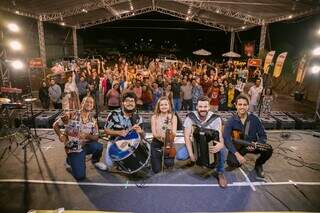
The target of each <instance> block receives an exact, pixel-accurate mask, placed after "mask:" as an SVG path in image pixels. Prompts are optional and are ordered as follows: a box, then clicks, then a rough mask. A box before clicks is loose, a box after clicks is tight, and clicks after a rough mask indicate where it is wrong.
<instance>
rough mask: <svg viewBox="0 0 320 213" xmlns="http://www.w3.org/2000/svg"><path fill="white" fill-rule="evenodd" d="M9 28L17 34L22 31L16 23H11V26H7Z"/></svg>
mask: <svg viewBox="0 0 320 213" xmlns="http://www.w3.org/2000/svg"><path fill="white" fill-rule="evenodd" d="M7 28H8V29H9V30H10V31H11V32H14V33H17V32H19V31H20V28H19V27H18V25H17V24H15V23H9V24H8V25H7Z"/></svg>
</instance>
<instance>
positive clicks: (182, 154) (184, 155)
mask: <svg viewBox="0 0 320 213" xmlns="http://www.w3.org/2000/svg"><path fill="white" fill-rule="evenodd" d="M224 150H225V148H223V149H221V150H220V151H219V152H218V153H217V154H218V163H217V166H216V171H217V172H218V173H223V172H224V161H225V156H224ZM176 158H177V160H186V159H188V158H189V153H188V149H187V147H186V145H184V146H182V147H181V148H180V149H179V150H178V151H177V155H176Z"/></svg>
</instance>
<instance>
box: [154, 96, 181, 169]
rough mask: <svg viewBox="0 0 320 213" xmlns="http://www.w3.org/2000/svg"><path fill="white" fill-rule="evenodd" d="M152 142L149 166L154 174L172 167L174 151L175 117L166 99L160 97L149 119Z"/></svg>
mask: <svg viewBox="0 0 320 213" xmlns="http://www.w3.org/2000/svg"><path fill="white" fill-rule="evenodd" d="M151 129H152V135H153V140H152V143H151V166H152V171H153V172H154V173H158V172H160V171H161V170H163V167H164V166H166V167H167V168H171V167H173V165H174V159H175V155H176V149H175V146H174V139H175V136H176V132H177V116H176V115H175V114H174V113H173V111H172V104H171V102H170V100H169V98H168V97H161V98H160V99H159V100H158V102H157V104H156V106H155V110H154V113H153V115H152V117H151Z"/></svg>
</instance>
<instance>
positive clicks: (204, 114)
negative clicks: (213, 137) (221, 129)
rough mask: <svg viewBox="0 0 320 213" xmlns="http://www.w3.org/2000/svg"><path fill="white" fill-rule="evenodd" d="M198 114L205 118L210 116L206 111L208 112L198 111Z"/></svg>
mask: <svg viewBox="0 0 320 213" xmlns="http://www.w3.org/2000/svg"><path fill="white" fill-rule="evenodd" d="M198 114H199V116H200V117H202V118H205V117H207V115H208V111H206V110H205V111H198Z"/></svg>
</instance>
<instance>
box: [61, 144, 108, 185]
mask: <svg viewBox="0 0 320 213" xmlns="http://www.w3.org/2000/svg"><path fill="white" fill-rule="evenodd" d="M82 149H83V150H82V151H81V152H72V153H69V154H67V163H68V164H70V166H71V169H72V175H73V176H74V178H75V179H76V180H82V179H84V178H85V177H86V155H90V154H92V158H91V161H92V163H96V162H99V160H100V158H101V155H102V151H103V145H102V144H101V143H98V142H97V141H89V142H87V143H86V144H85V145H84V146H83V147H82Z"/></svg>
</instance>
